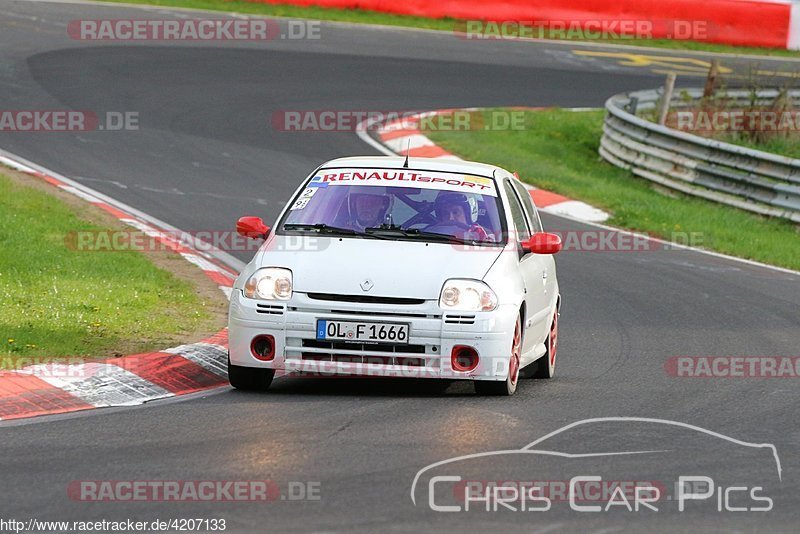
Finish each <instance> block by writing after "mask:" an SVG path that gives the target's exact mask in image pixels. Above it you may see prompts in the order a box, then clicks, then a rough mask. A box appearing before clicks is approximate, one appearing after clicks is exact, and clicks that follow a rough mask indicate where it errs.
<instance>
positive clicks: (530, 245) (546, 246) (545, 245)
mask: <svg viewBox="0 0 800 534" xmlns="http://www.w3.org/2000/svg"><path fill="white" fill-rule="evenodd" d="M520 245H521V246H522V250H524V251H525V252H532V253H534V254H556V253H557V252H558V251H560V250H561V246H562V245H561V238H560V237H559V236H558V235H556V234H549V233H547V232H536V233H535V234H533V235H532V236H531V237H530V239H528V240H527V241H523V242H522V243H520Z"/></svg>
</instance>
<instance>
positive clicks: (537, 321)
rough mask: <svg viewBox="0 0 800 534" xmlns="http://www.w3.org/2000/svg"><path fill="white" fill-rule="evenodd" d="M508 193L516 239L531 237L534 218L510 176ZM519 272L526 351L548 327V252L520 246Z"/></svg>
mask: <svg viewBox="0 0 800 534" xmlns="http://www.w3.org/2000/svg"><path fill="white" fill-rule="evenodd" d="M503 185H504V188H505V192H506V196H507V197H508V205H509V210H510V212H511V218H512V222H513V224H514V230H515V232H516V236H517V239H516V241H517V242H518V243H519V242H522V241H525V240H527V239H528V238H530V236H531V226H530V221H529V220H528V217H527V215H526V213H525V209H524V208H523V206H522V201H521V199H520V197H519V194H518V193H517V191H516V188H515V187H514V185H513V183H512V182H511V180H510V179H506V180H504V182H503ZM519 255H520V258H519V272H520V274H521V275H522V279H523V283H524V284H525V297H524V298H525V309H526V314H525V325H523V326H524V330H525V336H524V339H523V342H522V352H523V354H524V353H527V352H529V351H530V350H532V349H533V347H534V346H535V345H536V344H537V343H539V342H541V341H542V340H543V339H544V337H545V335H546V334H547V330H548V326H549V325H548V324H547V319H548V315H549V314H548V301H549V298H548V296H547V294H546V292H545V284H546V282H547V274H546V273H547V262H546V260H545V257H544V256H540V255H538V254H530V253H524V252H523V251H522V249H521V248H520V249H519Z"/></svg>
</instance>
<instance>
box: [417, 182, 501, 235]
mask: <svg viewBox="0 0 800 534" xmlns="http://www.w3.org/2000/svg"><path fill="white" fill-rule="evenodd" d="M433 212H434V215H435V216H436V223H435V224H433V225H431V226H429V227H428V228H426V230H427V231H429V232H437V233H442V234H451V235H458V236H459V237H460V236H461V235H462V234H463V237H464V238H465V239H476V240H486V238H487V234H486V230H484V229H483V227H482V226H481V225H479V224H477V222H476V221H477V219H478V203H477V202H476V200H475V198H473V197H471V196H467V195H465V194H464V193H455V192H451V191H442V192H440V193H439V194H438V195H437V196H436V200H435V201H434V203H433Z"/></svg>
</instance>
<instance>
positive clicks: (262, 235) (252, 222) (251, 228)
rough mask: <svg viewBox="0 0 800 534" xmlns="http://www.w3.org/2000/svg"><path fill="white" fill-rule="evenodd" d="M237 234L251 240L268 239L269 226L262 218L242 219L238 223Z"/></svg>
mask: <svg viewBox="0 0 800 534" xmlns="http://www.w3.org/2000/svg"><path fill="white" fill-rule="evenodd" d="M236 233H238V234H239V235H240V236H243V237H249V238H250V239H266V237H267V236H268V235H269V226H267V225H266V224H264V221H262V220H261V217H242V218H241V219H239V220H238V221H236Z"/></svg>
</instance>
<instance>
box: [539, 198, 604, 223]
mask: <svg viewBox="0 0 800 534" xmlns="http://www.w3.org/2000/svg"><path fill="white" fill-rule="evenodd" d="M539 211H544V212H547V213H552V214H554V215H568V216H570V217H574V218H576V219H580V220H582V221H590V222H604V221H607V220H608V218H609V215H608V213H606V212H604V211H603V210H601V209H598V208H595V207H594V206H590V205H589V204H587V203H586V202H581V201H580V200H567V201H565V202H559V203H558V204H551V205H549V206H545V207H544V208H539Z"/></svg>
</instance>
